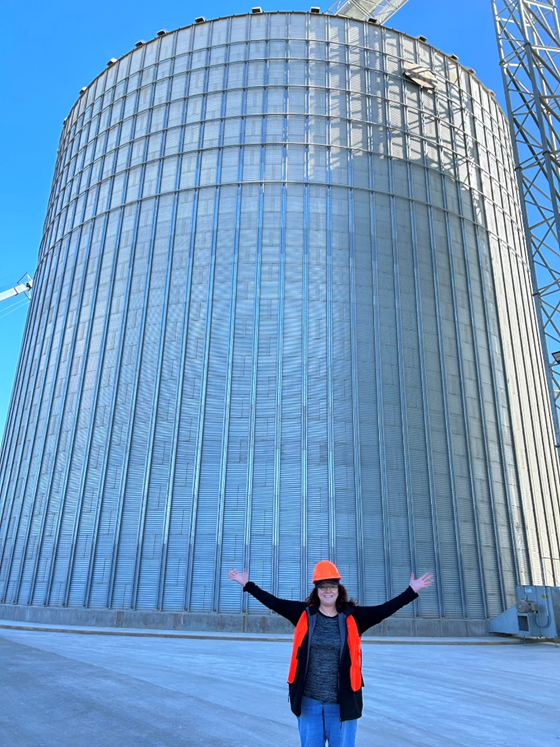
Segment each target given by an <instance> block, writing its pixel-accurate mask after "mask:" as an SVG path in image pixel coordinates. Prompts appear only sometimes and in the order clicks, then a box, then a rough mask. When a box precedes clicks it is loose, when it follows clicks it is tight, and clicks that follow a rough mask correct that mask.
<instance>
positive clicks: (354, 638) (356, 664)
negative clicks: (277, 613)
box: [288, 610, 362, 692]
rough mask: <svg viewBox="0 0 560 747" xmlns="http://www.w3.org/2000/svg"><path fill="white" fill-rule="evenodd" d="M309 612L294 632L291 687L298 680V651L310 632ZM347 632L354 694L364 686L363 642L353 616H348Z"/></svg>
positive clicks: (305, 612) (289, 677)
mask: <svg viewBox="0 0 560 747" xmlns="http://www.w3.org/2000/svg"><path fill="white" fill-rule="evenodd" d="M308 627H309V626H308V623H307V610H304V611H303V612H302V614H301V617H300V618H299V620H298V624H297V625H296V629H295V632H294V643H293V646H292V658H291V661H290V671H289V672H288V683H289V684H290V685H291V684H292V682H293V681H294V680H295V678H296V672H297V665H298V658H297V655H298V651H299V649H300V646H301V644H302V643H303V639H304V638H305V636H306V635H307V631H308ZM346 631H347V640H348V649H349V651H350V686H351V688H352V690H353V691H354V692H356V691H357V690H359V689H360V688H361V686H362V642H361V640H360V636H359V633H358V626H357V625H356V621H355V620H354V617H353V616H352V615H347V616H346Z"/></svg>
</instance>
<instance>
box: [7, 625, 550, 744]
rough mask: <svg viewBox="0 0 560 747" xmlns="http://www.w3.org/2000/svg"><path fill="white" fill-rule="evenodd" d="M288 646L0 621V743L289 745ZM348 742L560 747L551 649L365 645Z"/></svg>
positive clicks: (292, 727) (292, 726)
mask: <svg viewBox="0 0 560 747" xmlns="http://www.w3.org/2000/svg"><path fill="white" fill-rule="evenodd" d="M290 651H291V644H290V643H289V641H286V640H285V639H281V638H279V639H278V640H276V641H270V640H269V641H264V640H261V641H258V640H224V639H219V638H214V639H196V638H179V637H175V638H173V637H171V638H170V637H159V636H158V637H139V636H136V637H134V636H127V635H121V636H114V635H100V634H95V633H92V634H89V635H77V634H68V633H63V632H50V631H37V630H9V629H0V745H2V747H55V746H56V747H82V745H83V746H84V747H86V746H87V747H129V745H130V747H132V746H134V747H144V746H145V747H186V746H187V745H189V746H190V745H208V746H212V747H213V746H214V745H216V746H218V747H257V746H263V745H266V746H272V747H290V746H293V747H297V745H298V744H299V740H298V735H297V723H296V719H295V717H294V716H293V715H292V713H291V712H290V707H289V704H288V701H287V686H286V684H285V680H286V672H287V668H288V661H289V658H290ZM363 658H364V679H365V682H366V688H365V689H364V700H365V708H364V717H363V718H362V719H361V720H360V724H359V728H358V739H357V747H428V746H430V747H431V746H432V745H433V746H434V747H452V746H453V747H455V746H457V745H460V746H461V747H473V746H476V745H484V746H485V747H498V745H499V746H501V745H510V746H511V747H533V746H534V747H537V746H538V747H552V745H558V747H560V699H559V694H560V647H558V646H555V645H552V644H543V643H541V644H535V643H532V644H527V645H482V643H480V644H473V643H471V644H470V645H442V644H441V642H438V644H432V643H418V641H416V645H402V644H399V643H384V644H383V645H378V644H376V643H367V644H366V645H364V656H363Z"/></svg>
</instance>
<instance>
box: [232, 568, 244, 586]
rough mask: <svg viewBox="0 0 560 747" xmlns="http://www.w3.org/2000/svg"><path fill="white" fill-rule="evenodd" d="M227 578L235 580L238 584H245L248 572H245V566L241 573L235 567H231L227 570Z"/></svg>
mask: <svg viewBox="0 0 560 747" xmlns="http://www.w3.org/2000/svg"><path fill="white" fill-rule="evenodd" d="M227 575H228V578H230V579H231V580H232V581H237V583H238V584H241V586H245V584H246V583H247V581H248V580H249V574H248V573H247V569H246V568H245V569H244V571H243V573H239V571H238V570H236V569H235V568H231V569H230V570H229V571H228V572H227Z"/></svg>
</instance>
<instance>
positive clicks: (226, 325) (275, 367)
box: [0, 13, 560, 633]
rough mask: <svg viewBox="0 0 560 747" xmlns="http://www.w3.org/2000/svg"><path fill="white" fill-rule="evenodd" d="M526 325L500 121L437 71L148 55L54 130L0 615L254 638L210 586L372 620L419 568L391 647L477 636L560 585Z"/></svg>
mask: <svg viewBox="0 0 560 747" xmlns="http://www.w3.org/2000/svg"><path fill="white" fill-rule="evenodd" d="M411 64H414V65H419V66H420V67H421V68H422V69H424V70H426V71H428V72H430V73H431V74H432V75H433V76H434V77H435V79H436V82H437V86H436V89H435V90H431V89H426V88H424V87H421V86H419V85H417V84H416V83H414V82H412V81H410V80H408V79H407V78H406V77H405V76H404V72H405V70H406V69H407V66H408V65H411ZM536 319H537V311H536V308H535V305H534V303H533V299H532V285H531V277H530V272H529V269H528V258H527V249H526V244H525V238H524V233H523V222H522V217H521V208H520V204H519V193H518V188H517V183H516V178H515V171H514V160H513V153H512V150H511V144H510V136H509V130H508V123H507V120H506V118H505V116H504V114H503V112H502V111H501V110H500V108H499V106H498V105H497V104H496V101H495V99H494V97H493V96H492V95H491V93H490V92H489V91H488V90H487V89H486V88H485V87H484V86H483V85H482V84H481V83H479V82H478V81H477V80H476V79H475V78H474V76H473V75H472V74H470V73H469V71H467V70H465V69H464V68H463V67H461V66H460V65H459V64H458V63H457V62H456V61H454V60H452V59H450V58H449V57H448V56H447V55H444V54H443V53H441V52H440V51H438V50H436V49H434V48H432V47H430V46H429V45H427V44H425V43H424V42H422V41H421V40H418V39H412V38H410V37H409V36H406V35H404V34H400V33H398V32H396V31H393V30H391V29H388V28H387V27H385V26H380V25H377V24H372V23H366V22H362V21H359V20H353V19H349V18H345V17H343V16H334V15H328V14H312V13H262V14H260V13H258V14H257V13H255V14H247V15H245V16H236V17H232V18H223V19H218V20H216V21H209V22H201V23H197V24H195V25H193V26H190V27H187V28H184V29H180V30H178V31H176V32H172V33H169V34H165V35H163V36H161V37H158V38H157V39H154V40H152V41H150V42H149V43H147V44H145V45H142V46H140V47H139V48H137V49H135V50H133V51H132V52H130V53H129V54H127V55H125V56H123V57H122V58H121V59H120V60H118V61H117V62H115V63H114V64H112V65H111V66H110V67H109V68H107V69H106V70H104V71H103V72H102V73H101V74H100V75H99V76H98V78H96V79H95V80H94V81H93V82H92V83H91V84H90V85H89V86H87V87H85V89H84V91H83V93H82V94H81V95H80V97H79V99H78V101H77V102H76V104H75V106H74V107H73V108H72V111H71V112H70V114H69V116H68V118H67V120H66V121H65V124H64V128H63V132H62V136H61V141H60V148H59V152H58V159H57V163H56V167H55V175H54V179H53V187H52V192H51V195H50V199H49V204H48V213H47V217H46V221H45V233H44V236H43V241H42V245H41V249H40V257H39V264H38V268H37V273H36V275H35V278H34V285H33V297H32V300H31V305H30V311H29V316H28V321H27V326H26V331H25V339H24V343H23V346H22V352H21V357H20V362H19V365H18V371H17V375H16V380H15V384H14V392H13V398H12V405H11V408H10V412H9V416H8V422H7V425H6V431H5V436H4V441H3V445H2V451H1V453H0V602H4V603H9V604H24V605H27V604H30V605H35V606H39V607H42V606H43V605H46V606H62V607H64V606H68V607H79V608H85V609H93V610H96V609H107V608H109V609H119V610H122V609H136V610H166V611H179V612H182V611H184V610H186V611H189V612H194V613H203V612H204V613H205V612H208V613H211V612H224V613H241V612H242V611H248V612H250V613H258V614H261V613H262V608H261V606H260V605H259V604H258V603H257V602H256V600H249V599H247V595H244V596H243V595H242V594H241V591H240V589H239V587H238V586H237V585H236V584H232V583H231V582H230V581H229V580H228V578H227V575H226V572H225V571H226V569H227V568H228V567H231V566H235V567H237V568H244V567H246V568H248V569H249V572H250V575H251V578H253V579H254V580H255V581H256V582H257V583H259V584H261V585H262V586H264V587H266V588H269V589H271V590H272V591H273V592H275V593H278V594H280V595H281V596H283V597H292V598H293V597H298V598H301V597H304V596H305V595H306V593H307V590H308V583H309V575H310V569H311V568H312V567H313V565H314V564H315V562H316V561H317V560H319V559H321V558H331V559H332V560H334V561H335V562H336V563H337V565H338V567H339V569H340V570H341V573H342V575H343V577H344V580H345V582H346V584H347V586H348V587H349V589H350V592H351V593H352V594H354V595H357V596H358V598H359V599H360V601H362V602H365V603H371V604H375V603H378V602H382V601H384V600H385V599H386V598H387V597H390V596H392V595H394V594H396V593H398V592H399V591H401V590H402V589H403V588H404V587H405V586H406V585H407V583H408V580H409V578H410V571H411V570H414V571H417V570H427V569H431V570H433V571H434V572H435V575H436V579H437V581H436V584H434V586H433V588H432V589H431V590H430V591H429V592H428V593H426V594H425V595H422V597H421V600H420V601H419V602H418V603H417V604H416V607H413V606H412V605H411V606H409V607H408V608H406V609H405V610H403V611H402V612H401V613H399V615H400V617H399V619H400V618H404V619H403V625H404V624H406V625H408V627H406V628H403V630H405V629H406V630H412V625H413V623H414V624H415V625H416V624H417V625H418V628H417V629H418V630H423V631H426V630H428V629H429V630H431V631H432V632H436V633H437V632H442V631H448V632H449V631H451V630H453V631H455V632H456V631H457V630H461V631H463V632H465V631H468V630H470V631H472V630H473V625H474V623H473V621H479V622H481V621H485V620H486V619H487V618H488V617H491V616H493V615H496V614H498V613H500V612H501V611H502V610H503V609H505V608H506V607H507V606H508V604H511V603H513V602H514V601H515V586H516V584H517V583H519V581H520V580H521V581H522V582H523V583H542V584H547V585H556V584H557V583H558V581H559V580H560V563H559V562H558V561H556V560H555V558H557V557H558V555H559V548H558V541H559V540H558V538H559V537H560V511H559V497H558V490H559V484H560V480H559V475H558V463H557V461H556V460H555V459H554V435H553V428H552V417H551V411H550V406H549V400H548V391H547V387H546V376H545V367H544V362H543V357H542V350H541V348H540V340H539V338H538V335H537V334H536V329H537V322H536ZM547 558H548V559H547ZM541 579H542V581H541ZM92 614H93V613H92ZM428 625H431V626H432V627H428ZM478 630H480V628H478Z"/></svg>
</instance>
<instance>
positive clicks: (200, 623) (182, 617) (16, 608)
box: [0, 604, 489, 638]
mask: <svg viewBox="0 0 560 747" xmlns="http://www.w3.org/2000/svg"><path fill="white" fill-rule="evenodd" d="M2 622H24V623H39V624H45V625H64V626H67V625H74V626H77V627H82V628H83V627H92V628H133V629H138V630H170V631H173V630H174V631H189V632H214V633H220V632H223V633H260V634H263V633H264V634H266V633H270V634H277V633H292V632H293V626H292V625H290V623H289V622H287V621H286V620H284V619H283V618H281V617H279V616H278V615H275V614H267V615H255V614H251V615H247V614H227V613H209V612H185V613H180V612H159V611H157V610H114V609H105V610H100V609H84V608H75V607H34V606H32V605H23V604H18V605H16V604H0V624H1V623H2ZM488 632H489V623H488V621H487V620H449V619H447V620H445V619H436V620H427V619H408V620H407V619H399V618H392V619H389V620H384V621H383V622H382V623H381V624H380V625H376V626H375V627H374V628H372V629H371V630H369V631H368V632H367V633H366V636H391V637H395V636H404V637H436V638H465V637H469V638H470V637H478V636H486V635H488Z"/></svg>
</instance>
